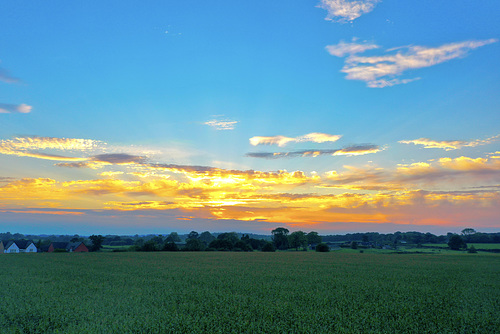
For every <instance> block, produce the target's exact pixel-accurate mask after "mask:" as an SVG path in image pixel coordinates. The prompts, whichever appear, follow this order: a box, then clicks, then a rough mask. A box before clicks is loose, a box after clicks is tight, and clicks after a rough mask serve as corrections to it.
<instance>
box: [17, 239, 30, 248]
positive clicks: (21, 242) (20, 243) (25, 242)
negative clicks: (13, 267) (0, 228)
mask: <svg viewBox="0 0 500 334" xmlns="http://www.w3.org/2000/svg"><path fill="white" fill-rule="evenodd" d="M14 242H15V243H16V245H17V247H19V249H26V248H28V246H29V245H31V244H32V243H33V241H31V240H16V241H14Z"/></svg>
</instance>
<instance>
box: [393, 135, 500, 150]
mask: <svg viewBox="0 0 500 334" xmlns="http://www.w3.org/2000/svg"><path fill="white" fill-rule="evenodd" d="M498 139H500V135H496V136H493V137H490V138H487V139H483V140H481V139H475V140H472V141H464V140H441V141H438V140H431V139H429V138H419V139H414V140H401V141H399V143H401V144H414V145H423V146H424V148H441V149H444V150H445V151H450V150H458V149H460V148H462V147H476V146H480V145H487V144H491V143H492V142H494V141H496V140H498Z"/></svg>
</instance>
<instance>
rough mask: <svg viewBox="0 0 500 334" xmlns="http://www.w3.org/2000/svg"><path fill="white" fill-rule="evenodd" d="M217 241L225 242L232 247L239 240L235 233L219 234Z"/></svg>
mask: <svg viewBox="0 0 500 334" xmlns="http://www.w3.org/2000/svg"><path fill="white" fill-rule="evenodd" d="M217 239H219V240H227V241H229V242H230V243H231V245H232V246H234V244H235V243H237V242H238V241H239V240H240V238H238V234H237V233H236V232H226V233H221V234H219V235H218V236H217Z"/></svg>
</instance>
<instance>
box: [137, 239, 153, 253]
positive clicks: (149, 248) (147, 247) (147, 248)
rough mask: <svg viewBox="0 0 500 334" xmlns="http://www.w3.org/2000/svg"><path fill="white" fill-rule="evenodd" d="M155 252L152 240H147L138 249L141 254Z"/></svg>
mask: <svg viewBox="0 0 500 334" xmlns="http://www.w3.org/2000/svg"><path fill="white" fill-rule="evenodd" d="M156 250H157V246H156V243H155V242H154V241H153V240H149V241H147V242H145V243H144V245H142V247H140V248H139V251H141V252H154V251H156Z"/></svg>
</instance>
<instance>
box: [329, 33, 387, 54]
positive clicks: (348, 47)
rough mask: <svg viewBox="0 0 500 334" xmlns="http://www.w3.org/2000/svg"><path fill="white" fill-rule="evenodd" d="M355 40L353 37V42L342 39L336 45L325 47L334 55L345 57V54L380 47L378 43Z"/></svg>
mask: <svg viewBox="0 0 500 334" xmlns="http://www.w3.org/2000/svg"><path fill="white" fill-rule="evenodd" d="M355 40H356V39H355V38H353V42H352V43H345V42H344V41H340V43H339V44H336V45H327V46H326V47H325V49H326V51H328V53H329V54H331V55H332V56H336V57H344V56H345V55H353V54H356V53H363V52H365V51H366V50H372V49H378V48H379V47H380V46H378V45H376V44H362V43H355Z"/></svg>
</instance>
